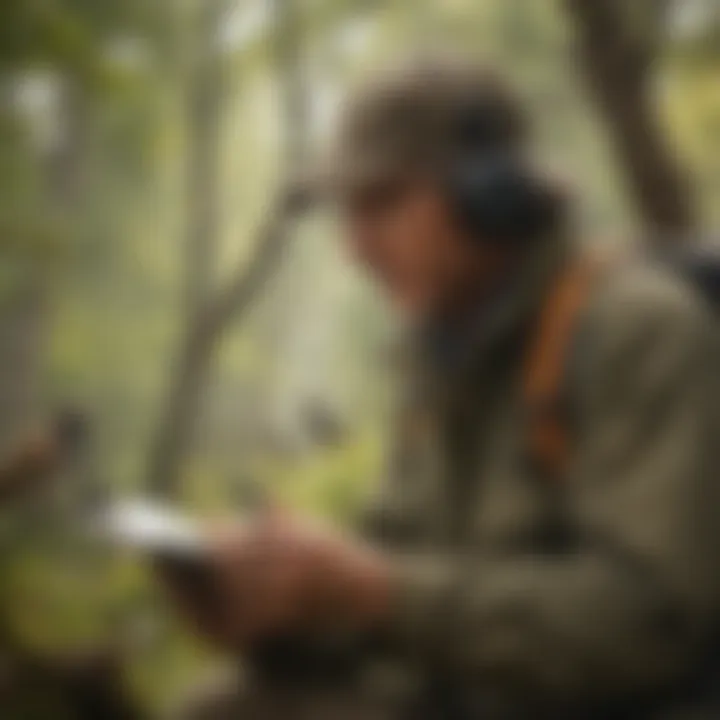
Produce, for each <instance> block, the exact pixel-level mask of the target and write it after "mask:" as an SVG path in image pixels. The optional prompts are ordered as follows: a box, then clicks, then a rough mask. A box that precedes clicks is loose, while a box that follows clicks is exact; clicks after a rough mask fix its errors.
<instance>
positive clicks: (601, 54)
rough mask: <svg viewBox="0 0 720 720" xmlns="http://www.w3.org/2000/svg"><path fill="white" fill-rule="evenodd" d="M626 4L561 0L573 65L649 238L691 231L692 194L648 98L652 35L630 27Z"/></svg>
mask: <svg viewBox="0 0 720 720" xmlns="http://www.w3.org/2000/svg"><path fill="white" fill-rule="evenodd" d="M630 4H631V3H627V2H625V1H624V0H565V6H566V8H567V12H568V14H569V16H570V19H571V21H572V23H573V25H574V28H575V32H576V36H577V44H576V59H577V63H578V65H579V68H580V71H581V73H582V75H583V78H584V80H585V83H586V85H587V88H588V90H589V93H590V95H591V97H592V98H593V100H594V101H595V104H596V105H597V108H598V110H599V112H600V114H601V116H602V118H603V120H604V121H605V123H606V125H607V126H608V129H609V131H610V137H611V142H612V144H613V146H614V149H615V152H616V156H617V161H618V163H619V165H620V167H621V169H622V171H623V175H624V177H625V181H626V184H627V187H628V191H629V193H630V196H631V198H632V201H633V204H634V206H635V207H636V209H637V213H638V215H639V217H640V219H641V221H642V223H643V225H644V226H645V227H646V228H647V230H648V231H649V233H650V234H651V237H652V238H653V239H654V240H655V241H656V242H657V243H664V242H668V241H673V240H676V239H683V238H687V237H689V236H690V235H691V234H692V231H693V229H694V228H695V224H696V218H695V212H694V207H693V194H692V190H691V187H690V184H689V182H688V178H687V177H686V176H685V173H684V172H683V170H682V168H681V167H680V164H679V162H678V159H677V158H676V157H675V154H674V151H673V148H672V147H671V144H670V142H669V140H668V138H667V137H666V135H665V132H664V130H663V128H662V127H661V123H660V120H659V115H658V112H657V108H656V107H655V103H654V99H653V92H652V84H653V76H652V63H653V61H654V60H655V59H656V52H655V51H656V47H657V42H656V40H657V39H656V38H655V39H653V38H648V37H647V35H645V36H643V34H642V33H639V32H637V27H635V28H634V29H633V26H632V23H630V22H628V17H627V9H628V8H627V6H628V5H630ZM658 7H660V6H658ZM653 25H654V26H655V27H656V28H657V27H658V25H656V24H655V23H653ZM634 30H635V31H634Z"/></svg>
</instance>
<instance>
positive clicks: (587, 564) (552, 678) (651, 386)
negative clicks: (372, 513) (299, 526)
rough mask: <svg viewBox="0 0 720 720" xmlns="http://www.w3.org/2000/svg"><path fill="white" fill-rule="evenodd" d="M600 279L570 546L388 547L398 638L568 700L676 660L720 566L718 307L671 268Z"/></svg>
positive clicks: (702, 618)
mask: <svg viewBox="0 0 720 720" xmlns="http://www.w3.org/2000/svg"><path fill="white" fill-rule="evenodd" d="M611 285H612V284H611ZM602 295H603V297H602V298H599V299H598V301H597V303H595V305H596V307H595V308H594V313H593V314H594V316H595V317H594V318H593V323H594V329H595V336H594V338H593V343H594V348H593V353H592V358H591V359H590V358H588V367H587V372H586V373H585V383H584V384H583V390H582V392H581V393H580V394H582V398H580V401H581V403H582V406H583V407H582V414H583V417H584V421H583V426H582V428H581V429H580V431H579V437H578V439H577V444H576V448H575V451H574V455H575V457H574V458H573V462H572V472H571V473H570V477H569V478H567V480H566V482H567V488H566V496H567V503H568V509H567V512H568V517H569V518H570V521H571V523H572V526H573V528H574V529H575V533H574V535H575V537H576V538H577V540H576V542H575V543H574V544H573V547H574V550H573V551H572V552H567V553H562V554H555V555H540V554H538V555H528V554H517V555H514V556H513V555H510V556H508V555H503V556H502V557H478V556H473V557H457V556H455V557H451V556H449V555H443V554H430V555H427V556H424V557H423V556H417V555H414V556H410V555H402V554H399V555H397V556H396V557H394V559H393V561H394V563H395V567H396V570H397V578H398V584H397V587H398V590H399V592H398V595H397V597H398V602H397V606H396V608H395V613H394V617H393V619H392V621H391V622H390V623H389V627H388V636H389V638H390V640H391V641H392V642H393V643H394V644H395V646H396V647H399V648H403V649H404V650H405V651H407V652H409V653H411V654H413V655H415V656H421V655H422V656H425V657H434V658H437V660H438V661H440V662H442V663H444V664H446V663H447V664H449V665H450V666H451V667H456V668H457V670H458V672H462V673H463V674H469V675H470V676H472V677H475V678H476V679H477V680H478V681H482V682H484V681H487V682H488V683H490V684H492V686H493V687H496V688H503V687H507V688H508V690H509V691H511V692H513V693H517V692H528V693H537V694H538V695H539V696H541V697H546V698H552V699H555V700H560V701H575V700H588V699H591V698H592V697H593V696H594V695H595V694H596V693H598V694H600V695H602V696H603V697H608V695H609V694H615V693H617V694H618V695H622V694H623V693H624V692H625V691H630V690H633V691H637V690H638V689H640V688H645V687H646V688H648V689H652V688H655V687H657V686H660V685H662V684H664V683H665V682H667V681H670V680H672V679H673V678H674V677H676V676H677V675H679V673H681V672H682V671H683V670H684V669H685V668H687V666H688V663H689V662H690V660H691V658H693V657H694V656H696V655H697V654H698V653H699V648H700V645H701V644H702V639H703V638H704V637H706V636H707V633H708V629H709V625H710V622H711V619H712V614H713V609H714V607H715V603H716V587H715V586H716V582H715V576H716V575H717V574H718V571H719V570H720V560H719V559H718V557H717V555H718V553H717V550H718V548H720V543H719V542H718V539H717V535H718V533H717V532H716V528H717V526H718V525H719V524H720V516H719V515H718V512H719V511H720V500H718V485H719V481H720V478H718V477H716V475H717V474H718V466H717V464H716V458H717V451H716V446H717V445H718V444H719V443H720V435H718V434H717V433H716V432H715V430H716V428H717V423H716V422H715V417H714V415H715V413H714V411H715V409H716V407H715V406H716V405H717V400H718V393H717V392H716V391H715V388H716V383H717V380H716V376H717V374H718V371H719V368H720V365H718V363H717V358H718V355H717V351H716V347H715V336H716V335H717V329H716V326H715V320H714V319H713V318H712V317H711V316H710V313H709V312H706V311H705V309H704V308H703V307H701V304H700V302H698V301H697V299H696V298H694V297H693V296H692V295H691V293H690V292H689V291H686V290H685V289H683V288H681V287H680V286H679V284H677V285H676V283H675V282H674V281H672V280H669V279H661V278H658V277H650V278H646V279H644V280H643V281H636V282H634V283H632V282H624V283H623V282H622V281H617V282H615V283H614V287H610V288H608V292H606V293H603V294H602Z"/></svg>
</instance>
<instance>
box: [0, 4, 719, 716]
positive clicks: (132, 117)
mask: <svg viewBox="0 0 720 720" xmlns="http://www.w3.org/2000/svg"><path fill="white" fill-rule="evenodd" d="M428 45H429V46H433V45H440V46H443V45H451V46H454V47H461V48H463V47H464V48H468V49H471V50H473V51H475V52H477V53H478V54H479V55H480V56H484V57H486V58H487V59H488V61H490V62H492V63H495V64H497V65H499V66H501V67H502V68H503V69H504V70H505V71H506V72H507V74H508V75H509V76H510V77H511V78H512V79H513V80H514V81H515V82H516V83H517V85H518V86H519V88H520V89H521V91H522V92H523V94H524V95H525V97H526V99H527V101H528V103H529V104H530V108H531V111H532V112H533V113H534V115H535V118H536V125H537V132H538V136H539V137H538V139H539V154H540V156H541V159H542V160H543V161H544V162H548V163H550V164H551V165H552V166H554V167H556V168H558V171H559V172H560V173H561V174H562V175H564V176H566V177H568V178H569V182H570V183H571V185H572V187H573V190H574V192H575V193H576V194H577V196H578V200H579V208H580V209H579V218H578V222H579V224H580V225H581V227H582V228H583V230H584V232H586V233H587V235H588V237H590V238H595V237H607V236H616V235H623V234H632V235H636V236H639V235H646V236H648V237H652V238H655V239H657V241H658V242H660V241H665V240H666V239H667V238H692V237H695V236H698V237H699V236H700V235H702V234H704V233H707V234H710V232H711V231H712V228H713V227H714V228H717V227H718V225H719V224H720V0H637V1H636V2H622V0H597V2H595V1H594V0H384V1H383V0H380V1H378V0H376V1H374V2H373V1H369V0H364V1H363V0H5V1H4V2H3V3H2V4H1V5H0V127H1V128H2V134H1V135H0V138H1V141H0V183H2V191H1V192H0V454H4V455H5V456H8V457H10V456H12V454H13V452H14V451H15V448H16V447H17V446H18V445H21V444H22V443H23V441H24V440H23V439H24V438H25V437H26V435H27V433H28V432H29V431H30V429H31V428H33V427H37V426H38V425H40V426H42V425H43V423H45V422H47V420H46V418H48V417H49V416H51V415H52V413H53V412H55V411H56V409H57V408H67V407H71V408H80V409H81V412H82V414H83V422H82V426H83V433H82V434H83V442H82V443H81V444H80V446H79V447H80V449H79V450H78V451H77V452H75V453H74V454H73V457H72V461H71V462H66V463H64V466H63V467H62V468H61V472H60V474H61V475H62V476H63V478H62V482H60V483H56V484H54V486H53V489H52V491H51V492H49V493H47V492H46V493H43V497H42V498H40V497H33V498H29V499H28V498H25V499H24V500H23V501H22V502H14V503H12V504H10V503H6V507H4V508H3V509H2V510H0V513H2V515H0V543H2V545H1V546H0V553H1V554H0V557H1V558H2V565H3V572H2V576H0V577H1V582H2V586H1V587H0V613H1V614H2V617H1V618H0V630H1V632H0V666H1V667H0V676H1V677H0V696H1V695H2V693H3V692H6V691H8V687H9V685H10V686H11V685H12V682H11V681H10V680H8V671H7V667H6V666H12V664H13V663H17V662H19V661H18V658H21V659H23V662H25V664H26V665H27V666H28V667H30V668H31V670H30V671H28V672H31V671H32V668H34V669H35V671H37V668H38V667H42V668H45V670H47V668H51V669H50V670H47V671H46V672H45V670H44V671H43V672H45V675H42V673H40V675H41V676H42V678H44V679H43V680H37V682H36V681H35V680H34V681H33V682H36V685H35V686H36V687H37V686H38V685H37V683H42V682H50V680H48V678H50V679H51V680H52V682H53V683H55V684H54V685H53V687H60V686H61V685H62V682H61V681H59V680H58V678H57V676H56V675H55V674H54V670H53V669H52V668H55V667H56V666H55V665H53V664H52V663H51V662H50V661H49V660H47V658H56V657H61V656H62V657H63V658H64V657H65V655H66V654H67V653H68V652H69V651H70V650H72V649H76V648H82V649H85V648H89V647H93V648H94V647H103V648H112V649H113V652H114V651H115V650H117V652H118V653H120V654H122V655H123V661H122V667H123V668H124V669H126V670H127V671H128V673H129V679H130V687H131V688H132V690H133V692H134V693H135V694H136V695H137V696H138V697H139V698H140V699H141V702H142V703H143V704H144V705H145V706H146V707H149V708H153V709H159V708H161V707H163V706H165V705H166V704H167V703H168V702H169V701H170V700H171V699H172V698H173V697H174V696H175V695H176V694H177V692H178V691H179V690H180V689H181V688H183V687H184V686H185V685H186V684H187V683H189V682H191V681H192V679H193V678H194V677H195V676H196V673H197V671H198V669H199V668H202V667H204V666H205V665H207V664H208V663H209V662H210V663H211V662H215V661H214V660H211V659H210V658H208V657H206V656H205V653H204V651H203V650H202V649H200V648H198V647H196V646H195V645H194V644H193V642H192V640H191V639H189V638H188V637H187V635H186V634H185V633H183V632H182V631H181V629H179V628H177V627H175V626H174V625H173V621H172V619H171V617H170V614H169V613H168V612H167V609H166V608H165V606H164V605H163V600H162V598H160V597H158V596H157V592H156V590H155V588H154V587H153V586H152V584H151V583H150V582H148V578H147V577H146V576H145V574H144V571H143V568H142V567H140V566H138V565H137V564H135V563H133V562H132V561H131V560H130V559H128V558H124V557H119V556H116V555H112V556H111V555H109V554H108V552H107V551H106V550H103V549H100V548H95V547H92V546H91V544H90V543H88V542H87V541H86V540H83V539H82V538H80V537H77V536H76V535H77V534H75V535H74V534H73V532H72V528H73V525H74V524H76V519H77V517H78V516H79V514H80V513H81V508H83V507H86V506H87V503H89V502H91V501H93V499H95V500H96V499H97V497H98V496H99V495H106V494H107V493H108V492H112V493H123V492H127V493H131V492H149V493H153V494H156V495H161V496H163V497H166V498H173V499H175V500H177V501H178V502H182V503H184V504H186V505H187V506H188V507H192V508H193V509H194V510H195V511H197V512H208V513H211V514H212V513H215V512H217V511H218V510H221V511H223V512H228V511H232V509H234V508H241V507H242V506H243V505H244V504H246V503H249V502H252V500H253V498H254V497H256V496H257V495H258V494H259V493H262V492H265V488H268V487H270V488H272V492H274V493H277V494H278V495H281V496H284V497H287V499H288V502H290V503H292V504H293V505H294V506H297V507H301V508H309V509H311V510H312V511H313V512H319V513H328V514H330V515H331V516H333V517H334V518H337V519H339V520H341V521H343V522H348V521H350V520H351V518H352V515H353V512H354V510H355V509H356V508H357V507H358V506H359V504H360V501H361V498H362V496H363V494H364V493H365V492H367V488H368V482H369V479H370V478H371V477H372V476H373V474H375V473H376V470H377V468H378V466H379V461H380V457H381V448H382V435H383V431H382V428H383V423H382V419H383V417H384V412H383V409H384V406H385V394H386V393H385V386H386V382H385V380H384V373H383V363H382V355H383V347H384V338H385V337H386V335H387V330H388V326H389V325H390V324H391V320H390V319H389V318H388V315H387V312H385V311H384V310H383V308H382V306H381V305H380V304H379V303H378V301H377V299H376V298H375V297H374V296H373V293H372V292H370V291H369V290H368V288H367V287H366V286H365V284H364V282H363V281H362V279H361V278H358V277H357V276H356V275H355V274H354V272H353V271H352V269H351V268H348V267H347V266H346V264H345V262H344V260H343V258H342V253H341V248H340V247H339V244H338V243H337V242H336V237H335V232H334V227H333V222H332V218H328V217H324V216H320V215H317V216H313V217H311V218H309V219H308V220H306V221H303V222H301V223H296V222H294V221H293V219H292V218H291V217H290V216H288V214H287V213H286V212H285V208H284V206H283V204H282V202H281V201H280V202H278V201H277V200H276V198H277V196H278V190H277V189H278V188H280V187H282V186H283V184H284V182H285V179H286V178H287V177H288V176H290V175H292V174H293V173H295V172H296V171H297V169H298V168H301V167H302V166H303V165H304V162H305V161H306V160H307V159H308V158H312V157H313V154H314V151H315V149H316V148H317V147H318V145H319V144H320V143H322V140H323V138H324V136H325V135H326V133H327V131H328V127H329V124H330V122H331V119H332V117H333V113H334V110H335V107H336V105H337V103H338V99H339V98H340V97H341V95H342V93H343V91H344V90H345V89H346V88H347V86H348V85H349V84H351V83H352V82H353V80H354V78H356V77H358V76H361V75H363V74H365V73H367V72H370V71H372V70H373V69H374V68H377V67H379V66H382V64H383V62H384V61H387V60H388V59H390V58H393V57H396V56H398V55H402V54H403V53H404V52H406V51H410V50H413V49H417V48H422V47H424V46H428ZM66 412H67V411H66ZM72 412H73V413H77V412H78V411H77V410H73V411H72ZM118 648H119V649H118ZM125 656H127V657H125ZM28 658H31V660H28ZM42 658H45V659H46V660H47V661H46V660H41V659H42ZM43 662H45V663H46V664H45V665H43ZM59 662H60V661H59ZM33 663H35V664H33ZM60 665H61V666H62V663H61V664H60ZM24 667H25V666H23V668H24ZM62 667H66V666H62ZM24 671H25V670H23V671H22V672H24ZM22 672H21V671H18V673H19V674H20V675H22ZM38 672H39V671H38ZM8 684H9V685H8ZM11 689H12V688H11ZM61 694H62V693H61ZM58 702H61V701H58ZM68 702H71V701H68ZM58 707H59V706H58ZM67 716H68V717H74V716H73V715H72V713H71V712H70V711H69V712H68V715H67ZM3 717H6V715H5V714H3ZM8 717H14V716H8ZM17 717H18V718H21V717H22V718H25V717H30V715H27V714H25V715H23V714H18V715H17ZM40 717H58V718H60V717H65V715H62V713H61V712H60V710H58V712H57V713H56V714H51V715H45V716H40ZM93 717H94V716H93ZM98 717H100V716H98ZM103 717H104V716H103Z"/></svg>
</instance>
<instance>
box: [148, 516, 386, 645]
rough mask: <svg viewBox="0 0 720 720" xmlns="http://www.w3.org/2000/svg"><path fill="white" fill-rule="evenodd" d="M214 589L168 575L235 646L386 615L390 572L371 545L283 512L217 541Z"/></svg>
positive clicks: (187, 606)
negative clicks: (193, 585)
mask: <svg viewBox="0 0 720 720" xmlns="http://www.w3.org/2000/svg"><path fill="white" fill-rule="evenodd" d="M211 545H212V550H211V569H210V571H209V572H208V573H207V581H208V582H209V583H211V585H212V588H210V589H209V591H207V592H192V591H191V592H188V591H189V590H190V589H189V588H187V587H182V583H178V582H177V581H176V579H174V578H173V576H172V574H170V573H163V572H162V568H160V571H161V575H162V576H163V577H164V578H165V579H166V582H167V584H168V585H169V586H170V589H171V591H172V593H173V595H174V597H175V599H176V602H177V604H178V605H179V607H180V608H181V610H182V611H183V612H184V614H185V615H186V616H187V617H188V618H189V619H190V620H191V621H192V622H193V624H194V625H195V627H196V628H197V629H199V631H200V633H201V634H202V635H203V636H205V637H206V638H207V639H209V640H210V641H211V642H213V643H214V644H216V645H219V646H221V647H224V648H228V649H233V650H237V649H242V648H244V647H247V646H249V645H251V644H253V643H254V642H256V641H259V640H262V639H264V638H266V637H273V636H278V635H282V634H284V633H295V632H313V631H317V632H322V630H323V629H325V628H333V629H336V628H347V629H349V630H355V631H359V630H365V629H371V628H373V627H376V626H377V625H379V624H381V623H382V622H383V618H384V617H385V615H386V613H387V612H388V611H389V606H390V602H391V598H390V595H391V582H390V571H389V568H388V566H387V564H386V563H385V561H384V560H383V559H382V557H380V556H379V555H377V554H376V553H375V552H373V551H372V550H371V549H370V548H368V547H366V546H363V545H361V544H359V543H355V542H351V541H349V540H347V539H345V538H343V537H341V536H340V535H338V534H336V533H333V532H331V531H329V530H326V529H323V528H320V527H317V526H315V525H312V524H310V523H305V522H302V521H298V520H296V519H293V518H289V517H287V516H285V515H282V514H279V513H269V514H268V516H267V517H264V518H262V519H261V520H258V521H257V522H256V523H253V524H252V525H250V526H244V525H243V526H240V525H238V526H231V527H229V528H226V529H224V530H223V531H221V532H218V533H216V534H215V535H214V537H213V538H212V541H211Z"/></svg>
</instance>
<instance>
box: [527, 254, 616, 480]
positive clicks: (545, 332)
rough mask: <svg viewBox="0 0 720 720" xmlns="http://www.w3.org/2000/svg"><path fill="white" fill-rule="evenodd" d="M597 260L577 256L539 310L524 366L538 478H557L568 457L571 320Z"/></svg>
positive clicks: (580, 305) (529, 430)
mask: <svg viewBox="0 0 720 720" xmlns="http://www.w3.org/2000/svg"><path fill="white" fill-rule="evenodd" d="M605 265H606V263H605V262H603V261H602V260H601V258H599V257H581V258H578V259H576V260H574V261H571V262H569V263H568V265H566V266H565V268H564V269H563V270H561V271H560V273H559V275H558V277H557V279H556V281H555V285H554V287H553V288H552V289H551V291H550V293H549V295H548V296H547V298H546V300H545V303H544V305H543V307H542V309H541V311H540V317H539V319H538V324H537V329H536V332H535V336H534V339H533V340H532V342H531V346H530V351H529V354H528V356H527V362H526V365H525V377H524V386H523V393H524V398H525V406H526V410H527V412H528V428H527V433H528V437H527V441H528V451H529V455H530V459H531V460H532V461H533V463H535V464H536V465H537V467H538V468H539V469H540V470H541V472H543V474H546V475H549V476H551V477H554V478H562V477H563V476H564V473H565V469H566V465H567V461H568V457H569V454H570V439H571V438H570V429H571V428H569V427H568V418H567V417H565V414H564V412H563V408H562V399H563V398H562V394H563V392H562V391H563V381H564V377H565V371H566V366H567V359H568V355H569V351H570V348H571V345H572V340H573V337H574V334H575V330H576V326H577V321H578V319H579V316H580V315H581V313H582V311H583V309H584V308H585V306H586V304H587V301H588V299H589V296H590V292H591V290H592V288H593V286H594V282H595V279H596V278H597V276H598V274H599V271H600V270H601V269H602V268H603V267H604V266H605Z"/></svg>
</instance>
